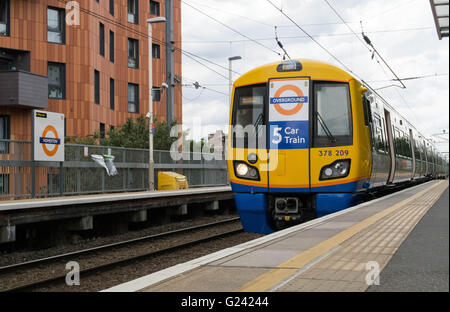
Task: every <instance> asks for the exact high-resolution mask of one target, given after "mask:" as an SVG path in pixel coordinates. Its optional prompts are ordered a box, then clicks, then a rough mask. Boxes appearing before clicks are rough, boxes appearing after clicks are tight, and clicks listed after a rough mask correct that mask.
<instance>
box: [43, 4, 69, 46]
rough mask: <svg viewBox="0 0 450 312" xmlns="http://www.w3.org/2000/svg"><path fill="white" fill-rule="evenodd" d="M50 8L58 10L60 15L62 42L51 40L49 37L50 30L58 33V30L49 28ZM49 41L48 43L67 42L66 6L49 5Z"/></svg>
mask: <svg viewBox="0 0 450 312" xmlns="http://www.w3.org/2000/svg"><path fill="white" fill-rule="evenodd" d="M49 10H54V11H57V12H58V16H59V27H60V28H61V30H60V32H61V42H55V41H49V38H48V33H49V32H53V33H57V32H56V31H53V30H49V25H48V11H49ZM46 18H47V42H48V43H55V44H66V11H65V9H64V8H58V7H53V6H47V17H46Z"/></svg>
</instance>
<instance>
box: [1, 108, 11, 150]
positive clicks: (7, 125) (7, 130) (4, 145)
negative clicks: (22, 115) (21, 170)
mask: <svg viewBox="0 0 450 312" xmlns="http://www.w3.org/2000/svg"><path fill="white" fill-rule="evenodd" d="M0 120H1V121H2V122H1V123H0V125H1V126H2V128H1V129H0V130H1V133H3V137H0V139H2V140H10V139H11V116H10V115H0ZM0 154H9V142H0Z"/></svg>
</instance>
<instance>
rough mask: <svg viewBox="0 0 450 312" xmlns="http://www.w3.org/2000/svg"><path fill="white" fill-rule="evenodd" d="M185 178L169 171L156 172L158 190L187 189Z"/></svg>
mask: <svg viewBox="0 0 450 312" xmlns="http://www.w3.org/2000/svg"><path fill="white" fill-rule="evenodd" d="M188 188H189V185H188V181H187V178H186V177H185V176H184V175H182V174H179V173H176V172H171V171H160V172H158V190H159V191H164V190H183V189H188Z"/></svg>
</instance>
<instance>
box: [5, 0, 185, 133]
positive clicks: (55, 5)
mask: <svg viewBox="0 0 450 312" xmlns="http://www.w3.org/2000/svg"><path fill="white" fill-rule="evenodd" d="M165 1H166V0H78V1H77V3H78V4H79V6H80V15H79V25H70V23H69V24H68V23H66V16H67V15H69V14H70V13H71V12H72V11H71V10H70V9H67V10H66V3H67V2H68V1H66V0H0V139H11V140H30V139H31V110H32V109H44V110H48V111H52V112H58V113H64V115H65V128H66V132H65V133H66V136H78V137H84V136H86V135H89V134H93V133H94V131H95V130H100V133H101V134H104V133H106V131H107V130H108V129H109V128H110V127H117V126H120V125H121V124H123V123H124V122H125V120H126V119H127V118H128V117H133V118H137V117H138V116H141V115H142V116H145V115H146V114H147V112H148V90H149V89H148V88H149V85H148V55H149V51H148V50H149V49H148V41H147V40H148V37H147V22H146V20H147V18H151V17H156V16H165ZM165 33H166V26H165V23H158V24H154V25H153V41H152V42H153V45H152V50H153V51H152V56H153V90H154V91H153V92H154V93H153V94H154V102H153V111H154V113H155V117H156V118H157V119H158V120H166V94H167V92H166V91H165V90H166V89H164V88H162V87H161V86H162V84H163V82H168V80H167V79H166V78H167V75H166V46H165V45H164V44H163V43H164V42H166V36H165ZM173 44H174V47H175V49H173V50H174V57H173V58H174V77H172V80H171V81H175V83H170V82H169V83H170V84H171V85H173V86H174V87H173V88H174V107H173V113H172V114H173V115H172V116H173V118H175V119H176V120H177V121H179V122H180V123H181V122H182V120H181V119H182V111H181V101H182V94H181V92H182V91H181V86H180V85H179V84H177V83H176V82H177V81H179V80H180V79H181V53H180V51H179V50H177V49H176V48H181V0H173Z"/></svg>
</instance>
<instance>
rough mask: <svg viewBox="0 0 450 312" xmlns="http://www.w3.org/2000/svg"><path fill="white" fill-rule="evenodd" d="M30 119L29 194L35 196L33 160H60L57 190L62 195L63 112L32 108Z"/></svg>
mask: <svg viewBox="0 0 450 312" xmlns="http://www.w3.org/2000/svg"><path fill="white" fill-rule="evenodd" d="M31 120H32V140H33V149H32V156H33V166H32V183H31V184H32V191H31V195H32V197H33V198H34V197H35V161H55V162H56V161H57V162H60V164H59V183H60V185H59V191H60V195H62V194H63V192H64V185H63V184H64V183H63V182H64V178H63V163H64V136H65V133H64V114H59V113H53V112H47V111H39V110H33V111H32V117H31Z"/></svg>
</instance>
